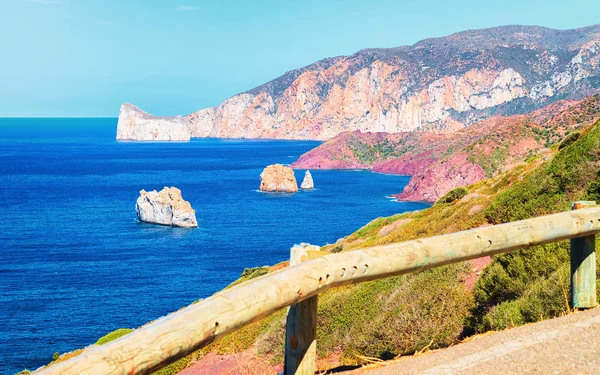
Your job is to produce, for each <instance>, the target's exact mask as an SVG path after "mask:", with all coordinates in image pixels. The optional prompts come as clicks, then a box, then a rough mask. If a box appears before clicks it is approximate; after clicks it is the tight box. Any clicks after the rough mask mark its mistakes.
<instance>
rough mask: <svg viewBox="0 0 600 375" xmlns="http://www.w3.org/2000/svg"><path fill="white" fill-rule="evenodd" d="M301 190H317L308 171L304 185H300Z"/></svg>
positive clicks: (303, 181)
mask: <svg viewBox="0 0 600 375" xmlns="http://www.w3.org/2000/svg"><path fill="white" fill-rule="evenodd" d="M300 188H302V189H306V190H309V189H314V188H315V183H314V182H313V178H312V175H311V174H310V171H306V173H305V174H304V180H302V184H301V185H300Z"/></svg>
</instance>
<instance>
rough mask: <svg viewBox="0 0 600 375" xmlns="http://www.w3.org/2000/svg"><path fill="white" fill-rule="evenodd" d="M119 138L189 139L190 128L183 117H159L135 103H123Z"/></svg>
mask: <svg viewBox="0 0 600 375" xmlns="http://www.w3.org/2000/svg"><path fill="white" fill-rule="evenodd" d="M117 139H118V140H134V141H189V140H190V130H189V129H188V127H187V126H186V124H185V122H184V119H183V117H181V116H175V117H157V116H153V115H151V114H149V113H146V112H144V111H142V110H141V109H139V108H138V107H136V106H135V105H133V104H129V103H125V104H123V105H121V111H120V113H119V122H118V124H117Z"/></svg>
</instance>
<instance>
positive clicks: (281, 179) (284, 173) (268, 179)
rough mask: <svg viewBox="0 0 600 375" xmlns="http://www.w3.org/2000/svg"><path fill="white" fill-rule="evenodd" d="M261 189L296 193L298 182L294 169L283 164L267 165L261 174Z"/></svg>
mask: <svg viewBox="0 0 600 375" xmlns="http://www.w3.org/2000/svg"><path fill="white" fill-rule="evenodd" d="M260 190H261V191H268V192H278V193H295V192H297V191H298V183H297V182H296V176H294V171H293V170H292V168H290V167H286V166H285V165H281V164H272V165H269V166H267V167H266V168H265V169H264V170H263V172H262V173H261V174H260Z"/></svg>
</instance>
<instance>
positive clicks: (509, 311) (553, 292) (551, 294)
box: [478, 264, 569, 330]
mask: <svg viewBox="0 0 600 375" xmlns="http://www.w3.org/2000/svg"><path fill="white" fill-rule="evenodd" d="M568 298H569V265H568V264H564V265H562V266H561V267H559V268H558V269H557V270H555V271H554V272H553V273H552V274H551V275H550V276H549V277H542V278H539V279H538V280H536V281H535V282H533V283H532V284H531V285H530V286H529V288H528V289H527V291H526V292H525V293H524V294H523V295H522V296H521V297H519V298H518V299H515V300H511V301H505V302H502V303H500V304H498V305H496V306H494V307H493V308H491V309H490V311H489V312H488V313H487V314H486V315H485V316H484V317H483V321H482V325H481V326H480V327H478V329H479V330H490V329H491V330H502V329H506V328H512V327H515V326H519V325H523V324H526V323H533V322H537V321H540V320H543V319H548V318H553V317H557V316H560V315H564V314H566V313H568V312H569V305H568Z"/></svg>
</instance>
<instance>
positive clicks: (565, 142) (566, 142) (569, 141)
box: [558, 132, 581, 150]
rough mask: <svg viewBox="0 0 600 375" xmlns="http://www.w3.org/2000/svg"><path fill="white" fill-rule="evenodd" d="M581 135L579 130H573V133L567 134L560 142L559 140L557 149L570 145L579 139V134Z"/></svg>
mask: <svg viewBox="0 0 600 375" xmlns="http://www.w3.org/2000/svg"><path fill="white" fill-rule="evenodd" d="M580 135H581V133H579V132H575V133H571V134H569V135H567V136H566V137H565V139H563V141H562V142H560V145H558V149H559V150H562V149H563V148H565V147H567V146H570V145H571V144H573V143H574V142H575V141H576V140H578V139H579V136H580Z"/></svg>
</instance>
